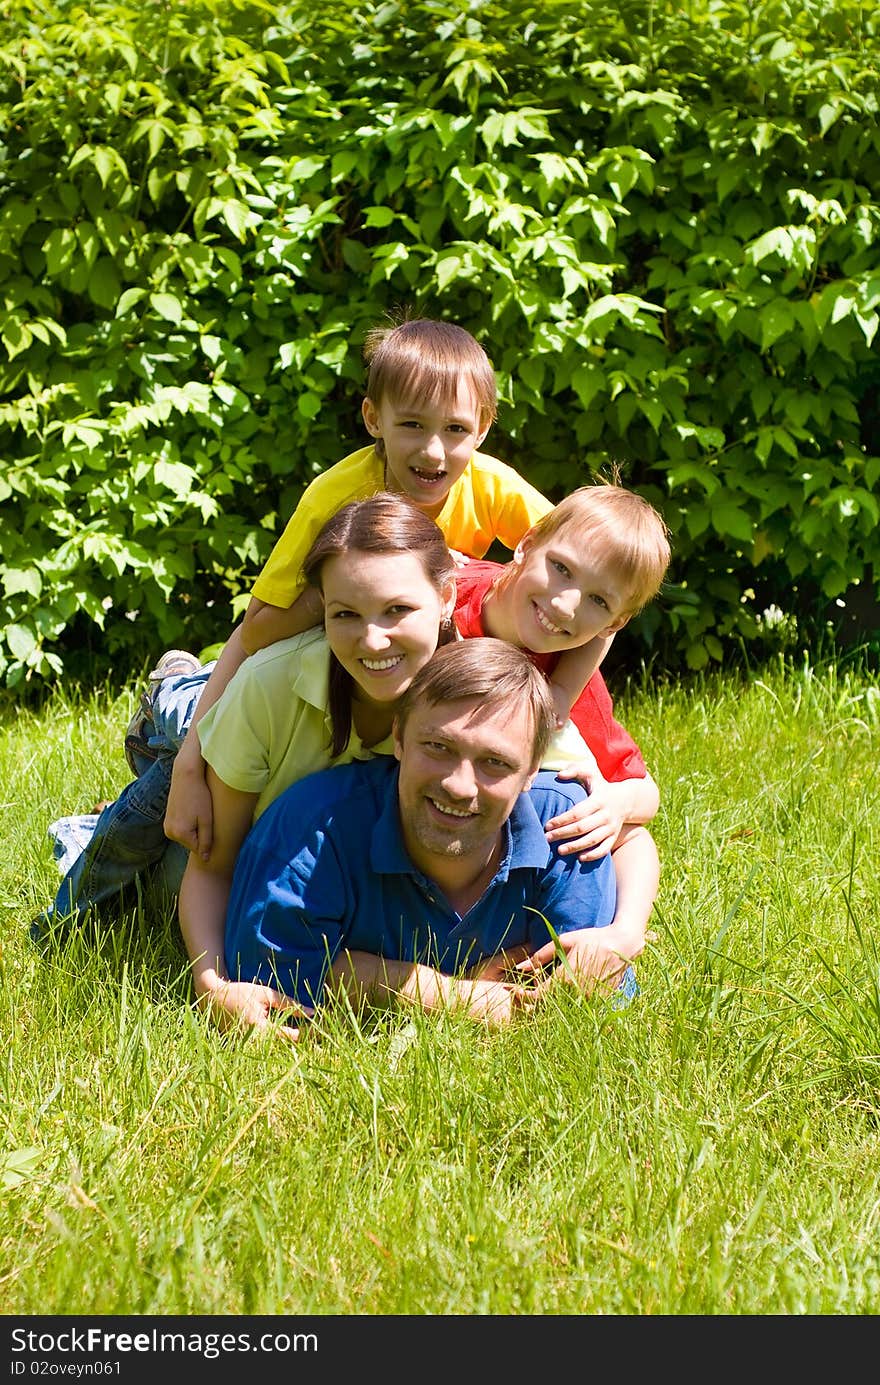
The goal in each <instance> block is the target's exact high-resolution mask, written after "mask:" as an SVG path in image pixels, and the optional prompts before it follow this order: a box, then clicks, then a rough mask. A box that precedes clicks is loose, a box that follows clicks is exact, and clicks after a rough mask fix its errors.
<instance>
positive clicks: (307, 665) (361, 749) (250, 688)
mask: <svg viewBox="0 0 880 1385" xmlns="http://www.w3.org/2000/svg"><path fill="white" fill-rule="evenodd" d="M329 669H330V650H329V647H328V645H327V639H326V636H325V635H324V630H323V628H322V627H318V628H315V629H314V630H306V631H305V632H304V633H303V634H301V635H294V636H293V637H292V638H291V639H289V640H279V641H278V642H277V643H276V644H272V645H269V646H268V648H266V649H261V650H259V651H258V652H257V653H256V654H252V655H251V657H250V658H249V659H246V660H245V662H244V663H243V664H242V665H241V667H240V668H239V669H238V671H237V672H236V674H235V676H234V677H233V678H231V679H230V681H229V685H228V687H227V688H226V690H225V691H224V693H223V695H222V697H220V698H218V700H217V701H216V702H215V703H214V705H213V707H209V708H208V710H207V712H206V713H205V715H204V716H203V717H202V719H201V721H200V722H199V723H198V726H197V728H196V730H197V734H198V737H199V743H200V745H201V747H202V755H203V756H204V758H205V760H206V761H207V762H208V764H209V765H210V766H211V768H212V769H213V770H214V771H215V773H216V774H218V775H219V777H220V778H221V779H222V780H223V782H224V784H228V785H229V787H230V788H231V789H238V790H240V791H241V792H242V793H256V794H259V798H258V799H257V805H256V808H255V810H254V820H255V821H256V819H257V818H258V817H259V816H260V813H262V812H263V810H264V809H265V808H268V806H269V804H270V803H271V802H272V800H273V799H275V798H277V797H278V795H279V794H280V793H282V792H283V791H284V789H286V788H288V787H289V786H290V785H291V784H293V783H295V782H296V781H297V780H298V779H302V778H304V777H305V775H307V774H312V773H313V772H314V771H315V770H319V769H326V768H327V766H328V765H343V764H346V763H347V762H348V761H349V760H367V759H370V758H371V756H373V755H393V753H394V745H393V742H392V739H391V737H390V736H388V737H387V738H386V739H385V740H384V741H380V742H379V744H378V745H374V746H371V747H370V748H369V749H367V748H366V747H365V746H364V745H363V743H362V742H361V739H360V737H359V736H358V734H357V732H356V731H355V729H354V727H352V732H351V739H350V740H349V743H348V745H347V746H346V748H345V750H344V751H343V752H342V754H341V755H339V756H337V757H336V759H331V757H330V714H329V712H328V710H327V702H328V676H329Z"/></svg>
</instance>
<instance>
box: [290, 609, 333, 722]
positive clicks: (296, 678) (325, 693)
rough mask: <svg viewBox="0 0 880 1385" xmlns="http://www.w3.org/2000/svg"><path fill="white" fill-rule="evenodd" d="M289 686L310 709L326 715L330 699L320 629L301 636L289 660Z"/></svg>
mask: <svg viewBox="0 0 880 1385" xmlns="http://www.w3.org/2000/svg"><path fill="white" fill-rule="evenodd" d="M290 671H291V678H290V687H291V690H292V691H293V692H294V693H295V694H296V696H297V697H299V698H301V699H302V701H303V702H306V703H308V705H309V706H310V707H317V708H318V710H319V711H322V712H324V713H325V714H326V716H325V720H326V721H327V723H328V725H329V722H330V714H329V712H328V711H327V707H328V703H329V700H330V646H329V645H328V643H327V636H326V635H325V634H324V631H323V630H322V629H317V628H316V629H315V630H309V631H307V632H306V634H305V635H304V636H302V637H301V642H300V644H299V645H298V647H297V650H296V658H295V659H291V660H290Z"/></svg>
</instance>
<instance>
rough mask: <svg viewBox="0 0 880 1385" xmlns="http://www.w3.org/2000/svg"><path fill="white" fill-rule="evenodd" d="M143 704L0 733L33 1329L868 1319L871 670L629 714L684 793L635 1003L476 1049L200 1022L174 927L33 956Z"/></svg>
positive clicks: (4, 888)
mask: <svg viewBox="0 0 880 1385" xmlns="http://www.w3.org/2000/svg"><path fill="white" fill-rule="evenodd" d="M132 698H133V693H131V694H125V695H123V696H121V697H116V698H113V697H112V696H111V695H110V694H108V693H103V694H102V693H98V694H96V695H94V696H88V697H86V696H83V697H82V698H79V697H78V696H71V697H65V696H63V695H62V694H60V693H59V694H57V695H56V696H54V697H53V698H52V699H50V701H49V702H48V703H47V705H46V706H45V707H44V708H43V709H42V710H41V711H40V712H39V713H38V714H37V713H27V712H20V713H18V715H17V716H16V715H15V713H14V712H13V711H12V710H10V711H9V712H8V713H7V714H6V716H5V718H4V719H3V720H2V722H0V812H2V819H0V827H2V832H3V843H4V849H3V852H2V857H3V861H2V867H0V872H2V873H0V906H2V914H0V969H2V978H0V980H2V991H0V1034H2V1039H3V1045H2V1047H3V1061H2V1068H0V1071H2V1135H0V1191H2V1199H0V1299H2V1302H3V1304H4V1311H5V1312H7V1313H12V1314H31V1313H40V1314H53V1313H81V1314H129V1313H130V1314H162V1315H168V1314H196V1313H198V1314H202V1313H207V1314H293V1315H299V1314H310V1313H315V1314H420V1313H431V1314H473V1313H478V1314H487V1313H488V1314H533V1313H540V1314H559V1313H564V1314H597V1313H613V1314H840V1313H847V1314H852V1313H873V1312H875V1311H876V1306H877V1303H878V1301H880V1236H878V1222H880V1161H878V1158H877V1149H878V1139H880V1121H878V1116H880V953H878V944H877V936H878V935H877V928H876V923H877V915H878V902H880V889H878V870H880V867H878V860H880V852H878V832H880V829H878V826H877V824H878V821H880V805H878V797H880V776H878V770H877V766H878V763H880V686H878V681H877V679H876V677H875V676H873V675H871V674H869V673H867V672H865V671H864V670H860V669H859V668H857V667H854V666H840V667H838V668H836V669H835V667H834V666H833V665H831V664H829V665H822V666H820V667H811V666H809V665H808V664H806V663H802V664H799V665H787V666H783V665H782V664H779V665H778V666H774V667H772V668H771V669H770V670H769V671H768V670H764V671H762V672H761V673H755V674H754V675H753V677H752V679H751V680H750V681H744V680H741V679H739V678H737V677H736V676H730V677H722V676H718V677H716V678H711V679H710V678H706V679H701V680H699V681H697V682H695V683H692V684H690V685H689V686H681V685H675V684H663V685H661V686H652V685H651V684H650V683H647V682H646V683H645V686H644V687H633V688H631V689H630V690H629V691H628V692H627V693H626V695H625V696H624V697H621V698H620V699H619V702H618V708H619V710H620V713H621V717H622V719H623V720H624V721H625V722H626V724H627V725H628V726H629V728H630V729H631V730H632V732H633V734H634V735H635V736H636V738H637V739H638V740H639V741H640V743H641V744H642V746H643V748H644V750H645V753H646V756H647V758H648V760H649V763H650V764H651V767H652V769H653V770H654V772H655V774H656V777H657V779H658V781H659V782H660V784H661V787H662V790H663V806H662V808H661V813H660V816H659V817H658V819H657V821H656V824H655V835H656V838H657V841H658V845H659V847H660V851H661V856H662V860H663V876H662V886H661V894H660V898H659V901H658V906H657V910H656V914H655V919H654V927H655V930H656V933H657V941H656V942H655V943H653V944H651V945H650V946H649V949H648V951H647V953H646V954H645V956H644V957H643V959H642V960H641V962H640V964H639V977H640V981H641V985H642V994H641V996H640V997H639V998H638V1000H637V1001H636V1002H635V1004H634V1005H633V1006H632V1007H631V1008H630V1009H629V1010H628V1011H624V1012H615V1011H613V1010H612V1009H610V1008H609V1007H608V1006H607V1005H606V1004H604V1003H602V1002H599V1001H593V1002H589V1001H585V1000H582V999H580V998H579V997H577V996H576V995H575V994H574V993H573V992H572V991H570V990H568V989H563V990H561V991H560V993H559V994H558V995H557V996H556V997H555V998H554V999H553V1000H552V1001H551V1002H550V1003H549V1004H548V1005H547V1007H546V1008H545V1009H544V1010H543V1011H542V1012H540V1013H539V1014H538V1016H537V1017H536V1018H534V1019H532V1020H527V1021H524V1022H523V1023H521V1024H519V1025H517V1026H516V1027H514V1028H512V1029H509V1030H507V1031H505V1032H502V1033H497V1034H491V1035H490V1034H487V1033H484V1032H483V1031H481V1030H479V1029H477V1028H475V1027H473V1026H471V1025H470V1024H469V1023H468V1022H467V1021H466V1020H464V1019H461V1018H458V1017H446V1018H445V1019H444V1020H442V1021H440V1022H437V1021H434V1020H427V1019H423V1018H420V1017H413V1016H412V1015H394V1016H383V1017H381V1018H380V1019H378V1020H371V1021H365V1022H363V1023H361V1024H358V1023H357V1022H356V1021H355V1020H354V1019H353V1018H346V1017H345V1016H344V1015H333V1016H329V1017H326V1018H325V1019H324V1021H323V1022H322V1026H321V1029H320V1032H318V1033H315V1034H313V1035H312V1036H311V1037H310V1039H309V1041H308V1042H307V1043H306V1044H304V1045H302V1046H301V1047H299V1048H298V1049H296V1050H293V1051H291V1050H289V1049H287V1048H286V1047H284V1046H282V1045H281V1044H280V1043H271V1042H261V1041H259V1040H256V1039H253V1038H252V1039H248V1040H242V1039H231V1038H224V1037H222V1036H220V1035H218V1034H217V1033H215V1032H214V1031H213V1030H211V1029H209V1028H208V1027H206V1025H205V1023H204V1021H203V1020H202V1019H201V1018H200V1017H199V1016H198V1015H196V1014H195V1013H194V1012H193V1010H192V1009H191V1007H190V995H189V990H188V985H187V979H186V970H185V965H184V955H183V951H182V948H181V946H180V943H179V941H178V939H177V936H176V932H175V924H174V921H173V918H172V916H171V915H170V912H169V910H168V908H167V907H165V908H163V907H162V905H161V902H160V901H158V900H156V899H153V898H151V897H150V895H149V893H147V894H145V895H144V897H143V898H142V899H141V900H140V901H135V904H134V905H133V907H132V909H131V910H130V911H129V913H128V914H127V915H125V916H124V917H123V918H122V919H121V921H120V922H119V923H118V924H116V925H115V926H109V925H105V926H104V928H103V929H102V930H101V931H96V930H94V929H93V930H88V929H87V930H85V931H84V932H83V933H82V934H81V935H79V936H75V937H74V938H73V939H72V940H71V941H70V942H69V943H68V945H67V946H65V947H64V948H63V949H61V950H58V951H55V952H52V953H49V954H48V955H46V956H41V955H40V954H39V953H37V952H36V951H35V950H34V948H33V947H32V946H31V944H30V942H29V941H28V937H27V923H28V921H29V919H30V918H31V916H32V915H33V914H34V913H35V912H36V910H37V908H38V907H40V906H41V905H42V904H43V903H45V902H46V900H47V899H48V898H49V897H50V895H51V894H52V892H53V890H54V887H55V882H56V879H57V876H56V873H55V867H54V864H53V863H52V861H51V859H50V856H49V851H48V847H47V845H46V840H45V829H46V825H47V823H48V822H49V821H50V820H51V819H52V817H53V816H57V815H58V814H60V813H63V812H70V811H77V810H83V809H85V808H88V807H90V806H91V804H92V802H93V801H94V800H95V799H98V798H103V797H107V796H110V795H112V794H113V793H114V792H115V790H116V789H117V788H118V787H120V786H121V785H122V783H124V782H125V778H126V771H125V765H124V761H123V758H122V754H121V749H120V732H121V728H122V727H123V726H124V725H125V722H126V720H127V717H128V714H129V711H130V708H131V704H132Z"/></svg>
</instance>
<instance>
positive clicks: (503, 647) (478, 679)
mask: <svg viewBox="0 0 880 1385" xmlns="http://www.w3.org/2000/svg"><path fill="white" fill-rule="evenodd" d="M475 698H479V700H480V707H481V709H486V710H490V711H492V710H494V709H495V708H496V707H503V708H504V710H505V711H506V712H507V713H508V714H510V715H511V716H513V715H514V714H515V712H516V710H517V709H518V708H519V707H520V706H521V705H522V704H523V703H525V704H527V706H528V708H529V712H530V714H531V722H532V759H531V764H532V767H533V768H537V767H538V765H540V763H541V761H542V760H543V758H544V755H545V754H546V751H547V746H548V745H549V744H550V738H551V736H552V735H553V732H554V730H555V729H556V713H555V711H554V708H553V699H552V697H551V695H550V690H549V688H548V686H547V682H546V680H545V678H544V676H543V674H541V673H539V672H538V670H537V669H536V668H535V665H534V664H533V663H532V661H531V659H529V657H528V656H527V655H526V654H524V653H523V651H522V650H521V649H517V647H516V645H513V644H508V642H507V641H506V640H495V639H490V638H489V637H488V636H487V637H485V638H478V639H471V640H460V641H458V642H457V643H454V644H447V645H444V647H443V648H442V649H438V650H437V653H436V654H434V655H432V656H431V658H430V659H429V660H428V662H427V663H426V664H425V665H424V666H423V667H422V668H420V669H419V671H418V673H417V674H416V676H415V678H414V679H413V681H412V682H411V683H410V685H409V687H408V688H407V690H406V692H405V693H404V694H403V697H402V698H401V699H400V702H399V704H398V707H397V716H396V718H395V720H396V724H397V734H398V736H399V737H400V738H401V740H402V739H403V733H404V729H405V727H406V723H407V719H408V717H409V715H410V713H411V712H412V710H413V708H414V707H417V706H420V705H422V706H424V705H427V706H429V707H435V706H437V705H438V704H440V703H445V702H466V701H468V700H470V699H475Z"/></svg>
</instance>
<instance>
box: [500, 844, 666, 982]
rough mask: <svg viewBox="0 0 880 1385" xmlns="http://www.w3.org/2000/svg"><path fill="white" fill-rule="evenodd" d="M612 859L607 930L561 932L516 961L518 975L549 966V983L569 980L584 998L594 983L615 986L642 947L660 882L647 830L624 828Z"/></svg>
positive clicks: (593, 929)
mask: <svg viewBox="0 0 880 1385" xmlns="http://www.w3.org/2000/svg"><path fill="white" fill-rule="evenodd" d="M611 859H612V862H613V864H614V876H615V883H616V886H617V904H616V907H615V911H614V918H613V919H612V921H611V923H610V924H609V925H608V927H607V928H581V929H576V930H574V931H572V932H568V933H561V934H560V935H559V937H558V938H557V939H556V941H555V942H551V943H547V944H545V946H544V947H541V948H539V949H538V951H537V952H535V953H533V955H532V956H531V957H529V958H527V959H526V960H525V961H523V962H520V963H519V964H518V965H517V971H519V972H520V973H522V974H524V975H525V976H529V975H533V974H535V973H538V972H540V971H541V970H542V969H544V968H546V967H553V971H552V972H551V973H550V977H549V978H548V983H549V981H569V982H573V983H574V984H575V985H577V986H579V987H580V988H581V989H582V990H583V991H586V992H587V993H588V994H589V993H590V992H592V991H593V990H594V989H595V987H596V985H597V983H601V984H602V985H603V986H605V987H612V986H616V985H617V984H618V983H619V981H620V978H621V975H622V973H623V971H624V969H625V968H626V966H627V965H628V964H629V963H630V962H634V961H635V959H636V958H637V957H639V956H641V954H642V952H643V951H644V948H645V939H646V935H647V927H648V920H649V918H650V917H651V911H652V909H653V907H654V900H655V899H656V897H657V889H658V886H659V883H660V858H659V856H658V854H657V847H656V845H655V842H654V838H653V837H652V836H651V834H650V832H649V831H648V830H647V829H646V828H644V827H625V828H624V829H623V831H622V832H621V834H620V839H619V841H618V843H617V845H616V846H615V848H614V851H613V853H612V857H611ZM560 952H561V953H562V954H563V956H562V958H560ZM544 989H546V984H545V986H544V987H542V990H544Z"/></svg>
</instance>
